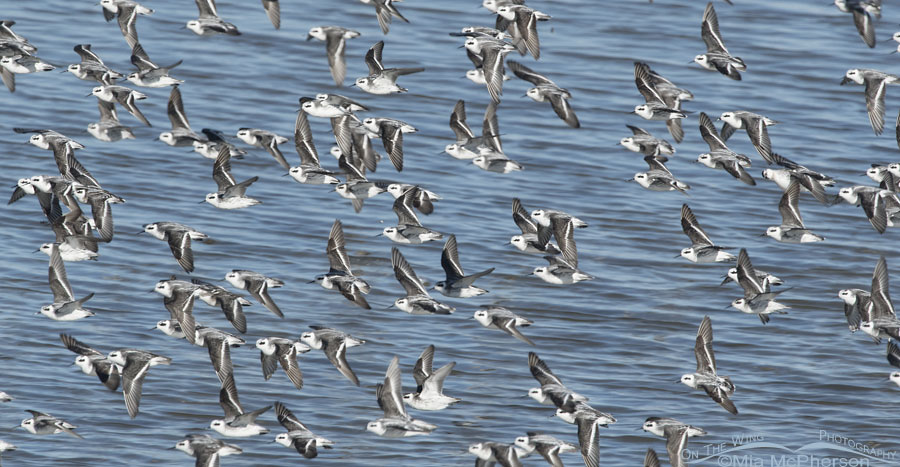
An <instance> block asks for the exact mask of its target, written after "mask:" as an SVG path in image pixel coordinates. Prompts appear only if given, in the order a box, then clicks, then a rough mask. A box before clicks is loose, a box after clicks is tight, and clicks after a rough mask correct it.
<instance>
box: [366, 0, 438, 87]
mask: <svg viewBox="0 0 900 467" xmlns="http://www.w3.org/2000/svg"><path fill="white" fill-rule="evenodd" d="M373 1H379V0H373ZM383 50H384V41H378V43H376V44H375V45H373V46H372V48H370V49H369V51H368V52H367V53H366V65H367V66H368V67H369V76H365V77H362V78H357V79H356V82H355V83H354V84H355V85H356V86H357V87H359V89H361V90H363V91H365V92H368V93H370V94H381V95H384V94H394V93H400V92H407V91H408V89H406V88H402V87H400V86H398V85H397V78H399V77H401V76H404V75H411V74H413V73H419V72H422V71H425V68H422V67H413V68H385V67H384V63H383V61H382V51H383Z"/></svg>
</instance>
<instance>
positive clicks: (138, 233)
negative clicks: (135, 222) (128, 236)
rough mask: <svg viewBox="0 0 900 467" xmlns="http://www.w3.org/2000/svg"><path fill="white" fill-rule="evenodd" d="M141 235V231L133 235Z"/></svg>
mask: <svg viewBox="0 0 900 467" xmlns="http://www.w3.org/2000/svg"><path fill="white" fill-rule="evenodd" d="M142 233H144V231H143V230H141V231H140V232H137V233H135V235H140V234H142Z"/></svg>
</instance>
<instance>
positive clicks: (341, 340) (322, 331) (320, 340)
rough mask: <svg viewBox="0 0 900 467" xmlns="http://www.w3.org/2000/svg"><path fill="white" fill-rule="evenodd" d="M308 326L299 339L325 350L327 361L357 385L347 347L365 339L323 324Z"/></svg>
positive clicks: (357, 344) (361, 342) (361, 343)
mask: <svg viewBox="0 0 900 467" xmlns="http://www.w3.org/2000/svg"><path fill="white" fill-rule="evenodd" d="M310 328H312V331H307V332H304V333H303V334H301V335H300V340H301V341H302V342H303V343H304V344H306V345H308V346H309V347H310V348H313V349H317V350H322V351H323V352H325V356H326V357H327V358H328V361H329V362H331V364H332V365H334V367H335V368H337V370H338V371H340V372H341V374H342V375H344V376H345V377H346V378H347V379H349V380H350V382H351V383H353V384H355V385H357V386H359V378H357V377H356V374H355V373H353V370H352V369H351V368H350V364H349V363H347V348H348V347H356V346H359V345H363V344H365V343H366V341H364V340H362V339H357V338H356V337H353V336H351V335H350V334H347V333H346V332H343V331H339V330H337V329H333V328H329V327H325V326H310ZM398 397H399V396H398ZM401 404H402V403H401Z"/></svg>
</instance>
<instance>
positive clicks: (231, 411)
mask: <svg viewBox="0 0 900 467" xmlns="http://www.w3.org/2000/svg"><path fill="white" fill-rule="evenodd" d="M219 405H220V406H222V410H223V411H224V412H225V418H220V419H216V420H213V421H211V422H210V423H209V427H210V428H212V429H213V430H215V431H216V432H217V433H219V434H221V435H223V436H229V437H238V438H244V437H247V436H258V435H264V434H266V433H268V432H269V429H268V428H266V427H264V426H262V425H259V424H258V423H256V419H257V418H259V416H260V415H262V414H264V413H265V412H267V411H268V410H269V409H271V408H272V406H271V405H269V406H266V407H263V408H261V409H257V410H254V411H251V412H245V411H244V409H243V407H241V401H240V399H238V392H237V386H235V384H234V378H233V377H231V378H228V379H226V380H225V381H223V382H222V388H221V389H220V390H219Z"/></svg>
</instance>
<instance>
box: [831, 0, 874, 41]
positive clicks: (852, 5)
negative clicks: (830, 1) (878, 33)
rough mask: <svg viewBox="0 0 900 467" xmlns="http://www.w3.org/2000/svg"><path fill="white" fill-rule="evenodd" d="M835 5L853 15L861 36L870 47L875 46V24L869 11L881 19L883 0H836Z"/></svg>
mask: <svg viewBox="0 0 900 467" xmlns="http://www.w3.org/2000/svg"><path fill="white" fill-rule="evenodd" d="M834 5H835V6H836V7H838V9H839V10H841V11H843V12H844V13H851V14H852V15H853V24H854V25H855V26H856V31H857V32H859V37H860V38H861V39H862V40H863V42H865V43H866V45H867V46H869V48H874V47H875V25H874V24H872V17H871V16H870V15H869V13H872V14H873V15H875V17H876V18H878V19H881V0H834Z"/></svg>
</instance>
